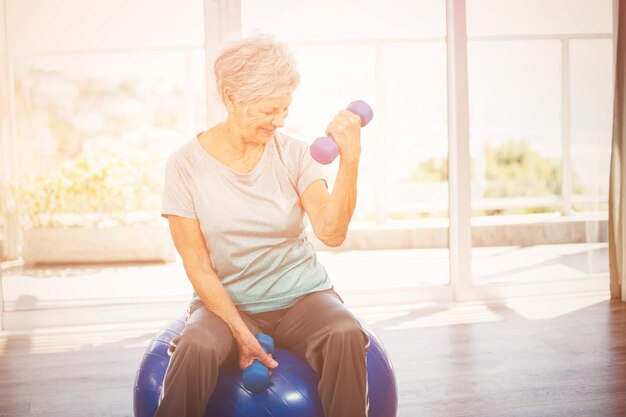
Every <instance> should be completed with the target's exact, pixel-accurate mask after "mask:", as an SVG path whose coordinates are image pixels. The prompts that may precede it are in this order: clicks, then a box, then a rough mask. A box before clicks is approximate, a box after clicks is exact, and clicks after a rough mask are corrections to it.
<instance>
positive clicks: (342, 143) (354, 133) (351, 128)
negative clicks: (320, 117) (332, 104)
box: [326, 110, 361, 160]
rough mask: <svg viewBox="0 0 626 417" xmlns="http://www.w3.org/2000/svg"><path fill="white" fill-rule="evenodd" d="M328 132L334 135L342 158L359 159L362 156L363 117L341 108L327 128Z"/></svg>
mask: <svg viewBox="0 0 626 417" xmlns="http://www.w3.org/2000/svg"><path fill="white" fill-rule="evenodd" d="M326 134H327V135H330V136H332V137H333V140H334V141H335V143H336V144H337V149H338V150H339V156H340V157H341V158H342V159H348V160H358V159H359V158H360V156H361V118H360V117H359V116H357V115H356V114H354V113H352V112H350V111H348V110H341V111H340V112H339V113H338V114H337V115H336V116H335V118H334V119H333V121H332V122H330V124H329V125H328V127H327V128H326Z"/></svg>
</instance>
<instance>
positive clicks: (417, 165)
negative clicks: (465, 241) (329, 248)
mask: <svg viewBox="0 0 626 417" xmlns="http://www.w3.org/2000/svg"><path fill="white" fill-rule="evenodd" d="M383 56H384V67H385V72H384V78H383V83H384V90H383V91H384V93H383V94H384V102H385V103H386V104H387V105H386V106H385V107H384V108H383V114H382V115H383V117H384V119H383V123H384V126H385V131H384V137H385V141H384V142H385V146H384V150H385V154H386V167H387V172H388V177H387V180H388V181H387V183H386V184H385V187H384V189H385V191H386V196H385V198H384V201H385V202H386V207H385V208H386V212H387V215H388V216H389V217H390V218H392V219H409V218H419V217H433V216H438V217H446V218H447V217H448V214H447V213H448V174H447V166H446V163H447V155H448V136H447V133H448V132H447V101H446V94H447V93H446V92H447V85H446V82H447V80H446V74H447V72H446V46H445V44H444V43H417V44H405V43H402V44H389V45H385V48H384V55H383Z"/></svg>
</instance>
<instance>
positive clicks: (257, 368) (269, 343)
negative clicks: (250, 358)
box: [241, 333, 274, 392]
mask: <svg viewBox="0 0 626 417" xmlns="http://www.w3.org/2000/svg"><path fill="white" fill-rule="evenodd" d="M256 339H257V340H258V341H259V344H260V345H261V347H262V348H263V350H264V351H265V353H267V354H268V355H272V354H274V339H272V337H271V336H269V335H266V334H265V333H259V334H257V335H256ZM241 379H242V380H243V386H244V387H245V388H246V389H247V390H248V391H251V392H260V391H263V390H264V389H266V388H267V387H269V386H270V370H269V369H268V368H267V366H265V365H263V364H262V363H261V362H259V361H258V360H256V359H255V360H254V362H252V365H250V366H248V367H246V368H245V369H244V370H243V375H242V376H241Z"/></svg>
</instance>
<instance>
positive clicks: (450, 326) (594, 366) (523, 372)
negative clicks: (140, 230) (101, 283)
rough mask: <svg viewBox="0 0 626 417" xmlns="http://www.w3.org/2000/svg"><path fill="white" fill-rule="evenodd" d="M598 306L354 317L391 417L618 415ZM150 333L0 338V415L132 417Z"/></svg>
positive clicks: (541, 304)
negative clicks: (394, 396)
mask: <svg viewBox="0 0 626 417" xmlns="http://www.w3.org/2000/svg"><path fill="white" fill-rule="evenodd" d="M605 298H606V297H605ZM605 298H604V299H603V298H602V297H600V298H598V297H597V295H596V296H595V298H594V296H584V295H581V296H579V297H552V298H543V299H537V300H527V301H519V302H516V303H508V304H497V305H483V304H481V303H467V304H455V305H413V306H392V307H387V308H371V309H361V310H360V311H358V312H357V314H360V315H361V317H362V318H363V320H364V321H366V322H368V323H369V324H370V327H371V328H372V329H373V330H374V331H375V332H376V333H377V334H378V335H379V336H380V337H381V338H382V340H383V342H384V343H385V345H386V347H387V350H388V353H389V355H390V357H391V359H392V361H393V363H394V365H395V369H396V375H397V380H398V387H399V399H400V400H399V412H398V415H399V416H401V417H421V416H423V417H426V416H430V417H432V416H440V417H455V416H480V417H491V416H503V417H505V416H506V417H513V416H515V417H517V416H519V417H532V416H537V417H546V416H585V417H603V416H607V417H608V416H615V417H617V416H626V304H624V303H621V302H618V301H609V300H606V299H605ZM158 327H159V323H151V324H145V323H144V324H133V323H129V324H128V325H125V326H119V325H117V326H108V327H107V326H100V327H98V328H95V327H94V328H72V329H69V328H68V329H66V330H63V331H51V332H37V333H32V332H31V333H23V334H21V333H18V332H12V333H4V334H0V416H7V417H9V416H10V417H23V416H42V417H43V416H46V417H55V416H58V417H91V416H93V417H96V416H97V417H103V416H132V386H133V378H134V374H135V370H136V369H137V366H138V364H139V361H140V360H141V356H142V353H143V350H144V348H145V346H146V345H147V343H148V342H149V340H150V339H151V337H152V336H153V335H154V333H155V331H156V330H157V328H158ZM346 417H349V416H346Z"/></svg>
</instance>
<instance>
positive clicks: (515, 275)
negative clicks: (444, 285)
mask: <svg viewBox="0 0 626 417" xmlns="http://www.w3.org/2000/svg"><path fill="white" fill-rule="evenodd" d="M612 6H613V5H612V2H611V1H606V0H605V1H599V2H598V1H584V2H570V1H564V0H550V1H518V0H507V1H490V0H468V1H467V28H468V64H469V69H468V71H469V74H468V75H469V93H470V128H471V130H470V131H471V134H470V141H471V159H472V172H471V175H472V213H473V216H474V217H473V221H472V224H473V236H474V239H473V251H472V254H473V260H472V265H473V271H472V276H473V282H474V283H475V284H481V285H482V284H488V283H502V282H515V283H529V282H530V283H537V282H541V283H546V282H551V281H559V280H567V279H572V278H593V277H600V276H604V277H605V276H606V274H607V272H608V258H607V243H606V239H607V229H606V226H607V225H606V220H607V201H608V194H607V189H608V183H609V171H608V169H609V164H608V161H609V159H610V141H611V123H612V118H611V115H612V99H611V97H612V85H613V81H612V79H613V76H612V68H613V62H612V61H613V50H612V45H613V43H612V31H613V28H612ZM488 227H492V228H494V230H497V231H498V232H499V233H500V235H499V237H498V239H492V238H491V239H490V238H489V236H488V235H487V236H486V235H485V234H484V233H481V231H482V230H485V229H487V228H488ZM496 227H497V229H495V228H496Z"/></svg>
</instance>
